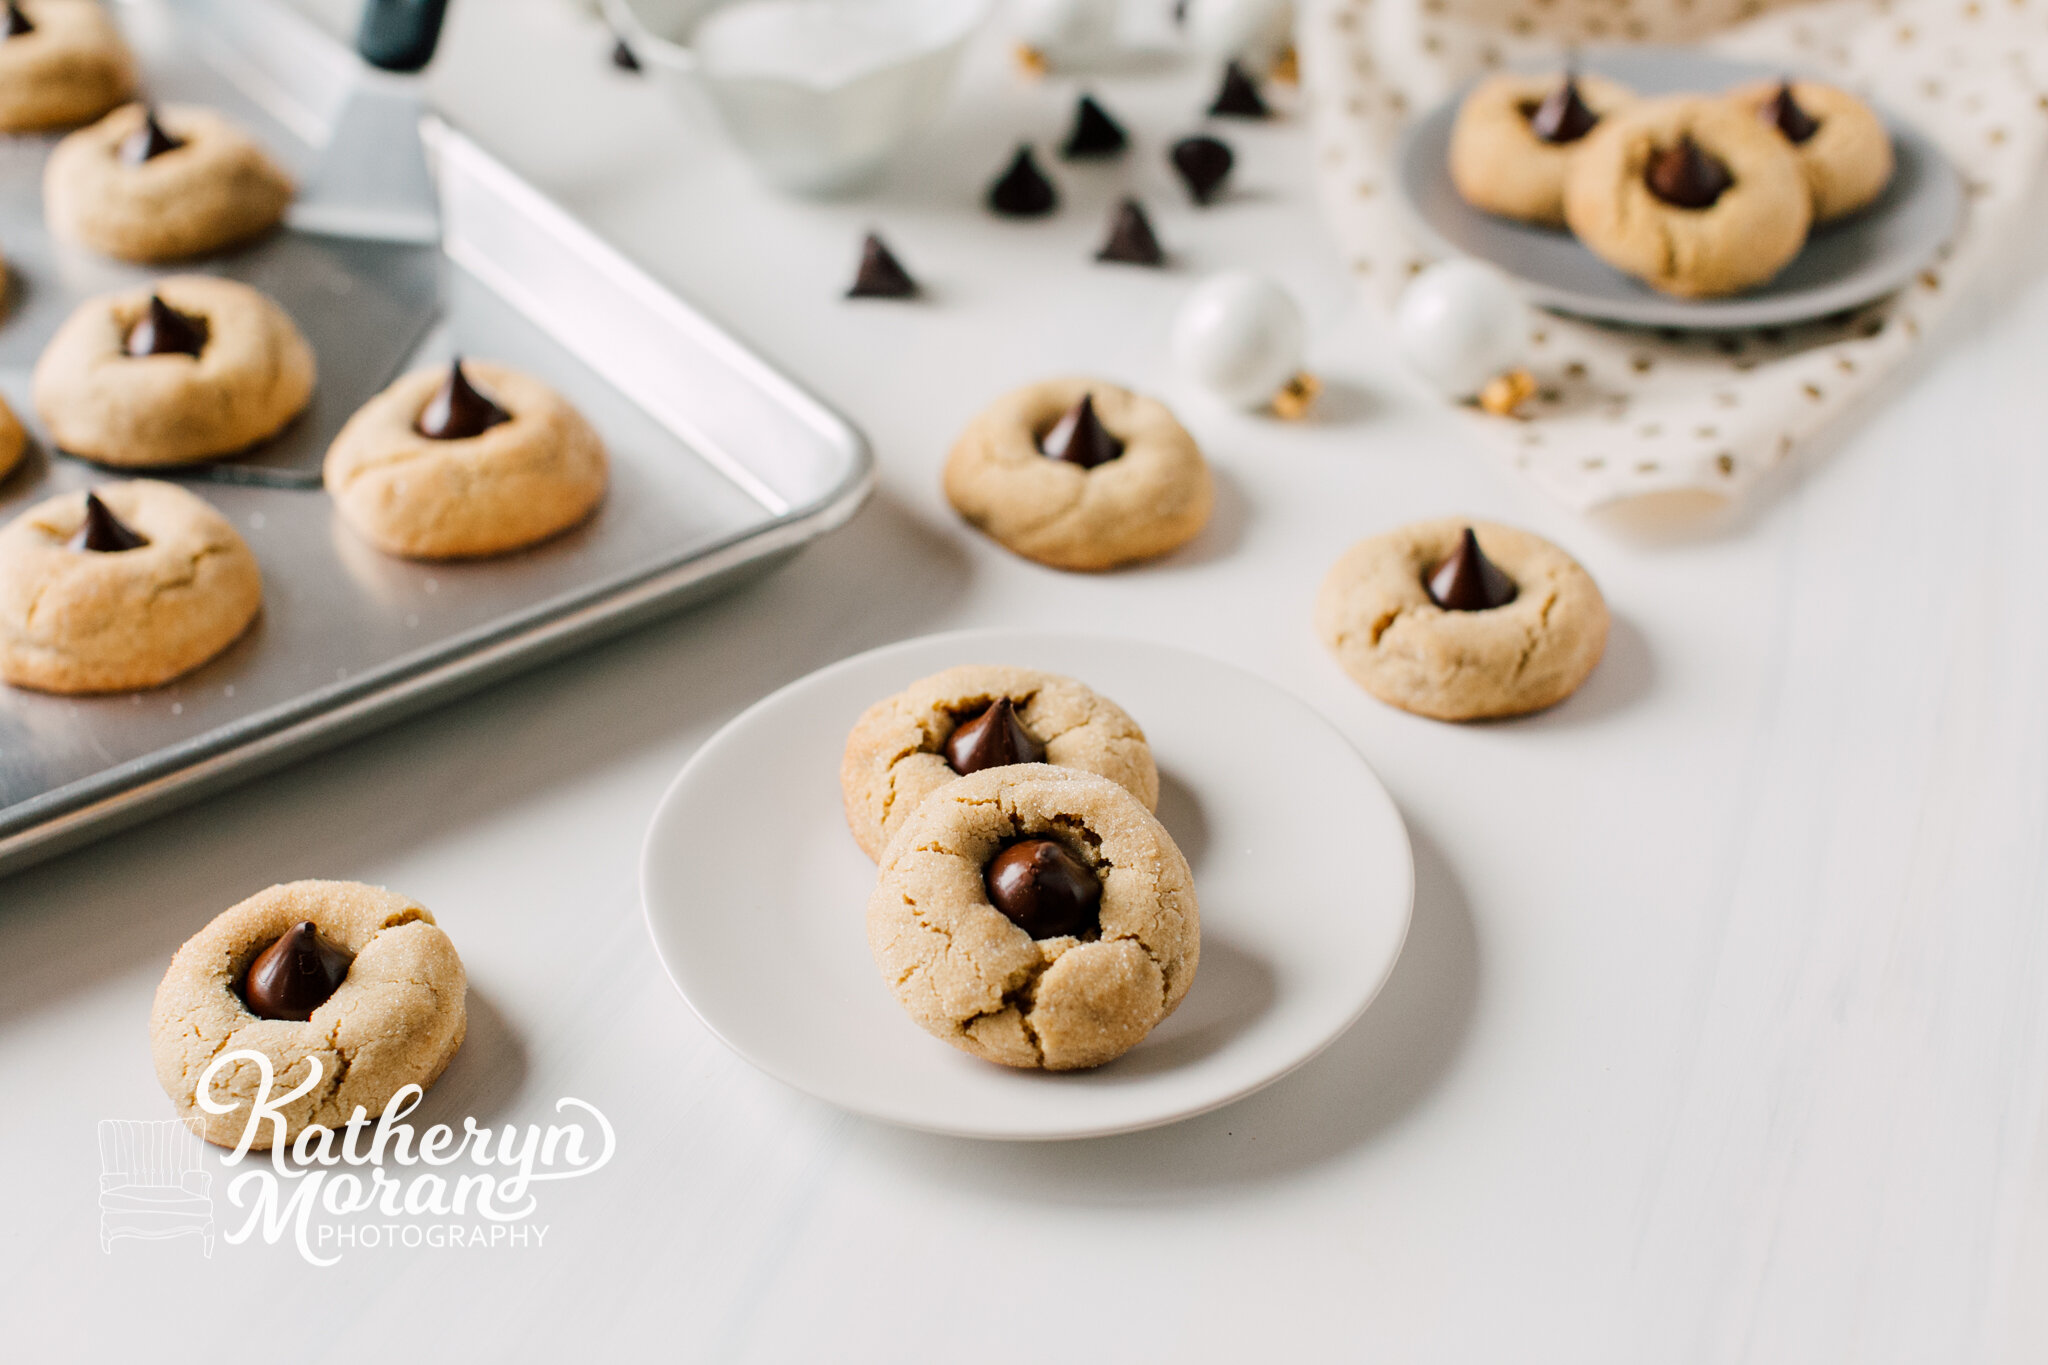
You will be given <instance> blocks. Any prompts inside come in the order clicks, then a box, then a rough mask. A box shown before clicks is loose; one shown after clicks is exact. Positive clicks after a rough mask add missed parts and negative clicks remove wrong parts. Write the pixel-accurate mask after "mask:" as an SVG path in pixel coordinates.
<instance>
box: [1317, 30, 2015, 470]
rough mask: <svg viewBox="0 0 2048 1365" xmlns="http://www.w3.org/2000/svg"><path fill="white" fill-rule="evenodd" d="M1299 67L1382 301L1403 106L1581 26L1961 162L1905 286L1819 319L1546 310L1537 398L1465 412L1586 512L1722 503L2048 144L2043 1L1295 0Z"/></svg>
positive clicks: (2000, 210) (1530, 55)
mask: <svg viewBox="0 0 2048 1365" xmlns="http://www.w3.org/2000/svg"><path fill="white" fill-rule="evenodd" d="M1298 36H1299V39H1300V50H1301V63H1302V78H1303V83H1304V85H1305V87H1306V91H1307V101H1308V108H1309V111H1310V112H1309V116H1310V121H1311V125H1312V129H1313V134H1314V137H1315V141H1316V156H1317V166H1318V173H1319V175H1320V178H1321V181H1322V187H1323V191H1324V199H1325V201H1326V203H1327V205H1328V208H1329V212H1330V216H1331V221H1332V224H1333V227H1334V230H1335V232H1336V235H1337V239H1338V243H1339V245H1340V247H1341V248H1342V250H1343V251H1344V253H1345V255H1346V258H1347V259H1348V261H1349V264H1350V266H1351V269H1352V270H1353V271H1354V272H1355V273H1356V275H1357V276H1358V278H1359V280H1360V282H1361V283H1362V284H1363V285H1364V286H1365V288H1366V289H1367V291H1368V292H1369V293H1370V294H1371V295H1372V296H1373V297H1374V298H1376V299H1377V300H1378V301H1380V302H1381V303H1382V304H1391V302H1392V301H1393V299H1394V298H1396V297H1397V296H1398V295H1399V292H1400V289H1401V286H1402V285H1404V284H1405V283H1406V282H1407V280H1408V278H1409V277H1410V276H1411V275H1412V274H1413V273H1414V272H1415V271H1416V270H1418V269H1420V268H1421V266H1422V265H1423V264H1424V263H1425V257H1424V256H1423V255H1422V253H1421V250H1420V248H1419V247H1418V246H1417V245H1416V243H1415V242H1414V240H1413V239H1412V238H1411V237H1410V236H1409V235H1408V233H1407V231H1406V230H1405V228H1404V226H1403V223H1402V219H1401V215H1400V211H1399V210H1398V209H1397V207H1396V206H1395V205H1394V204H1393V203H1392V202H1391V195H1390V194H1389V184H1390V181H1391V168H1390V164H1389V163H1390V153H1391V151H1392V148H1393V145H1394V140H1395V137H1396V135H1397V133H1398V132H1399V131H1400V129H1401V127H1402V125H1403V123H1404V122H1405V120H1406V119H1407V118H1408V117H1409V115H1410V114H1412V113H1415V112H1418V111H1422V110H1426V109H1429V108H1430V107H1432V106H1433V105H1435V104H1436V103H1437V102H1439V101H1440V100H1443V99H1445V98H1446V97H1448V96H1449V95H1451V94H1452V93H1454V92H1455V91H1456V90H1457V89H1458V88H1459V86H1461V85H1462V84H1463V83H1464V82H1465V81H1467V80H1469V79H1470V78H1472V77H1473V76H1475V75H1477V74H1480V73H1482V72H1484V71H1486V70H1488V69H1490V68H1493V67H1498V66H1502V65H1513V64H1518V63H1523V62H1534V61H1542V60H1544V59H1546V58H1556V57H1560V56H1561V55H1562V54H1563V52H1564V50H1565V49H1566V47H1567V46H1569V45H1570V44H1574V43H1583V42H1602V41H1616V40H1644V41H1652V42H1665V43H1670V42H1694V41H1698V42H1702V43H1704V44H1705V45H1707V46H1709V47H1712V48H1713V49H1715V50H1716V51H1719V52H1723V53H1726V54H1727V55H1729V56H1732V57H1742V58H1747V59H1750V60H1754V61H1760V62H1767V63H1773V64H1784V65H1786V66H1788V67H1790V68H1791V69H1793V70H1795V71H1797V72H1799V73H1801V74H1810V75H1812V76H1814V77H1816V78H1818V79H1821V80H1826V81H1829V82H1832V83H1834V84H1837V85H1840V86H1842V87H1843V88H1845V89H1847V90H1850V91H1853V92H1855V93H1856V94H1858V95H1861V96H1863V97H1864V98H1867V99H1870V100H1872V101H1873V102H1875V103H1877V104H1879V105H1881V106H1882V107H1884V108H1885V109H1887V110H1889V111H1891V112H1893V113H1895V114H1897V115H1899V116H1900V117H1903V118H1907V119H1910V120H1912V121H1913V122H1914V124H1915V125H1916V126H1917V127H1919V128H1920V129H1921V130H1922V131H1923V132H1924V133H1926V135H1927V136H1928V137H1930V138H1931V139H1933V140H1934V141H1935V142H1936V143H1937V144H1938V145H1939V146H1940V147H1941V149H1942V151H1943V152H1945V153H1946V154H1947V155H1948V157H1949V159H1950V160H1951V161H1952V162H1953V163H1954V164H1955V166H1956V168H1957V170H1958V171H1959V172H1961V174H1962V177H1963V180H1964V183H1965V185H1966V187H1967V190H1968V202H1967V207H1966V210H1965V214H1964V222H1963V226H1962V227H1961V229H1960V230H1959V231H1958V233H1957V235H1956V237H1955V238H1954V240H1953V241H1951V242H1950V243H1949V245H1948V246H1947V247H1946V248H1945V249H1944V250H1943V252H1942V253H1941V257H1940V259H1939V260H1938V261H1937V262H1935V263H1934V264H1932V265H1931V266H1930V268H1929V269H1928V270H1927V271H1925V272H1924V273H1923V274H1922V275H1921V276H1920V279H1919V281H1918V283H1917V284H1915V285H1913V286H1910V287H1908V288H1906V289H1904V290H1901V291H1900V292H1899V293H1897V294H1895V295H1893V296H1892V297H1890V298H1888V299H1885V300H1882V301H1880V302H1878V303H1875V304H1872V305H1869V306H1867V307H1864V308H1860V309H1857V310H1855V311H1854V312H1853V313H1849V314H1845V315H1838V316H1836V317H1834V318H1831V319H1828V320H1826V321H1824V322H1819V323H1813V324H1807V325H1802V326H1799V327H1795V328H1786V329H1765V330H1761V331H1746V332H1735V333H1719V334H1714V333H1699V334H1686V333H1680V332H1673V331H1662V332H1659V331H1649V330H1636V329H1617V328H1607V327H1601V326H1596V325H1593V324H1590V323H1585V322H1579V321H1574V320H1571V319H1567V318H1564V317H1559V316H1555V315H1552V314H1548V313H1539V314H1538V315H1537V317H1538V323H1537V327H1536V330H1535V332H1534V334H1533V336H1532V339H1531V340H1532V364H1531V366H1530V368H1531V370H1532V372H1533V373H1534V374H1535V376H1536V380H1537V384H1538V390H1539V393H1538V397H1537V399H1535V400H1533V401H1532V402H1530V403H1528V404H1525V405H1524V407H1523V410H1522V416H1521V417H1519V418H1515V419H1504V418H1492V417H1486V416H1483V415H1481V414H1479V413H1477V412H1474V413H1473V414H1472V418H1471V420H1472V422H1473V424H1474V425H1475V427H1476V428H1477V429H1479V430H1480V431H1481V432H1482V433H1483V434H1484V437H1485V439H1486V440H1487V441H1488V442H1489V443H1490V444H1493V445H1495V446H1497V447H1498V448H1499V449H1500V450H1501V451H1502V452H1503V454H1504V456H1505V458H1506V459H1507V460H1508V461H1509V462H1510V463H1511V464H1512V465H1513V466H1514V467H1515V468H1517V469H1519V470H1521V471H1522V472H1524V473H1525V474H1527V475H1528V477H1530V478H1531V479H1533V480H1534V481H1535V482H1536V483H1537V484H1538V485H1540V486H1541V487H1542V488H1544V489H1545V490H1546V491H1547V492H1549V493H1550V494H1552V495H1553V496H1555V497H1557V498H1560V499H1562V500H1563V501H1564V502H1566V503H1568V504H1570V505H1572V506H1574V507H1577V508H1580V509H1582V510H1590V509H1593V508H1598V507H1606V506H1610V505H1612V504H1616V503H1620V502H1624V501H1627V500H1630V499H1636V498H1642V497H1645V496H1648V495H1656V494H1679V495H1684V494H1707V495H1710V496H1713V497H1715V498H1718V499H1726V500H1733V499H1737V498H1740V497H1741V496H1742V495H1743V494H1744V493H1746V492H1748V491H1749V490H1750V489H1752V488H1753V487H1755V486H1756V485H1757V484H1758V482H1759V481H1760V480H1762V479H1763V478H1764V477H1765V476H1766V475H1767V474H1769V473H1770V471H1771V470H1772V469H1773V468H1775V467H1777V466H1779V465H1781V464H1782V463H1783V462H1784V461H1785V460H1786V458H1787V457H1788V456H1790V455H1791V454H1792V453H1793V452H1794V451H1796V450H1798V449H1799V448H1800V447H1801V446H1802V445H1803V444H1804V443H1806V442H1807V441H1809V440H1811V439H1812V438H1814V437H1815V436H1817V435H1818V434H1819V433H1820V432H1821V431H1822V430H1824V429H1825V428H1826V427H1827V426H1828V425H1829V424H1830V423H1831V422H1833V421H1835V420H1836V419H1838V418H1842V417H1846V416H1848V415H1850V414H1853V413H1858V412H1862V411H1865V410H1867V409H1868V408H1869V407H1870V405H1872V404H1873V403H1876V402H1879V401H1882V395H1883V392H1884V387H1883V386H1884V383H1885V380H1886V376H1887V375H1888V374H1890V373H1891V371H1892V370H1893V369H1894V368H1895V367H1896V366H1897V365H1898V364H1899V363H1900V362H1901V361H1903V360H1904V359H1905V358H1906V356H1907V355H1908V354H1909V353H1910V352H1911V350H1912V348H1913V346H1914V344H1915V342H1916V341H1917V340H1918V338H1920V337H1921V336H1922V335H1924V334H1925V333H1926V332H1927V331H1928V329H1929V328H1930V326H1931V325H1932V324H1933V322H1934V321H1935V319H1936V318H1937V317H1938V316H1939V314H1940V313H1941V312H1942V310H1943V309H1945V308H1946V307H1948V305H1949V302H1950V300H1951V299H1953V298H1954V297H1955V296H1956V295H1957V294H1958V293H1959V292H1961V289H1962V287H1963V286H1964V285H1965V284H1966V283H1967V282H1968V280H1969V279H1970V277H1971V276H1973V275H1974V274H1975V273H1976V272H1977V270H1978V269H1979V268H1980V267H1981V265H1982V264H1983V262H1984V260H1985V258H1986V256H1987V254H1988V252H1989V249H1990V247H1991V246H1992V244H1993V243H1995V242H1996V241H1997V240H1999V238H2000V237H2001V236H2002V235H2003V233H2004V231H2005V230H2007V229H2009V228H2012V227H2013V226H2015V222H2016V219H2017V215H2018V213H2019V210H2020V209H2021V207H2022V206H2023V205H2024V204H2025V203H2026V200H2027V197H2028V194H2029V193H2030V191H2031V188H2032V184H2033V180H2034V177H2035V175H2036V173H2037V172H2038V170H2039V168H2040V166H2041V163H2042V158H2043V151H2044V148H2048V0H1825V2H1824V3H1805V4H1799V3H1793V4H1776V5H1767V4H1763V3H1760V0H1305V4H1304V6H1303V9H1302V14H1301V21H1300V29H1299V35H1298Z"/></svg>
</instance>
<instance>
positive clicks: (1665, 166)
mask: <svg viewBox="0 0 2048 1365" xmlns="http://www.w3.org/2000/svg"><path fill="white" fill-rule="evenodd" d="M1565 218H1566V220H1567V221H1568V222H1569V223H1570V224H1571V229H1572V231H1573V232H1575V233H1577V234H1578V237H1579V240H1580V241H1582V242H1584V243H1585V244H1586V246H1587V248H1588V249H1589V250H1591V251H1592V252H1593V253H1594V254H1595V255H1596V256H1599V257H1600V258H1601V259H1602V260H1604V261H1606V262H1607V263H1608V264H1609V265H1611V266H1613V267H1615V268H1616V269H1617V270H1622V271H1625V272H1627V273H1628V274H1631V275H1634V276H1635V277H1636V278H1638V279H1640V280H1643V281H1645V282H1646V283H1648V284H1649V285H1651V286H1652V287H1654V288H1656V289H1660V290H1662V291H1663V292H1665V293H1667V294H1672V295H1675V296H1677V297H1679V298H1711V297H1714V296H1717V295H1722V294H1735V293H1740V292H1741V291H1742V290H1745V289H1748V288H1751V287H1752V286H1754V285H1759V284H1762V283H1763V282H1764V281H1766V280H1768V279H1770V278H1771V277H1772V276H1773V275H1775V274H1777V273H1778V272H1779V271H1780V270H1782V269H1783V268H1784V267H1785V265H1786V263H1787V262H1789V261H1790V260H1791V259H1792V258H1793V257H1794V256H1796V255H1798V254H1799V248H1800V247H1801V246H1803V245H1804V244H1805V242H1806V230H1807V227H1808V225H1809V224H1810V223H1811V222H1812V221H1813V196H1812V194H1811V192H1810V191H1809V190H1808V189H1807V187H1806V177H1805V175H1804V174H1803V173H1802V172H1801V171H1800V169H1799V158H1798V157H1797V156H1796V155H1795V154H1794V153H1793V151H1792V148H1791V146H1790V144H1788V143H1787V142H1786V141H1785V139H1784V138H1783V137H1781V136H1779V135H1778V133H1777V132H1776V131H1775V130H1774V129H1772V128H1771V127H1769V126H1768V125H1766V124H1765V123H1764V122H1763V121H1762V120H1761V119H1758V118H1756V117H1754V116H1752V115H1749V114H1745V113H1743V112H1742V111H1740V110H1738V109H1736V108H1735V107H1734V106H1733V105H1731V104H1729V103H1728V102H1727V101H1725V100H1715V99H1705V98H1699V97H1695V96H1690V95H1676V96H1671V97H1668V98H1664V99H1655V100H1645V101H1642V102H1640V103H1638V104H1634V105H1631V106H1629V107H1628V108H1627V109H1624V110H1622V111H1621V112H1620V113H1618V114H1616V115H1614V116H1613V117H1612V118H1607V119H1602V120H1601V122H1600V125H1599V126H1598V127H1597V128H1595V129H1594V130H1593V131H1592V133H1591V134H1590V135H1588V137H1587V138H1586V141H1585V145H1584V146H1582V147H1581V148H1580V149H1579V151H1578V154H1577V155H1576V156H1574V157H1573V158H1572V163H1571V171H1570V173H1569V175H1568V176H1567V177H1566V181H1565Z"/></svg>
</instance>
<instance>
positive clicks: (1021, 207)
mask: <svg viewBox="0 0 2048 1365" xmlns="http://www.w3.org/2000/svg"><path fill="white" fill-rule="evenodd" d="M1058 203H1059V192H1058V191H1056V190H1055V189H1053V187H1052V181H1050V180H1047V179H1046V178H1045V172H1043V171H1041V170H1039V169H1038V162H1037V160H1036V159H1035V158H1033V156H1032V155H1031V144H1030V143H1028V142H1027V143H1025V144H1024V145H1023V146H1021V147H1019V148H1018V149H1017V155H1016V156H1014V157H1012V158H1011V159H1010V164H1009V167H1008V168H1007V169H1006V170H1004V172H1003V173H1002V175H1001V176H999V177H997V179H996V182H995V184H993V185H991V186H989V188H988V206H989V207H990V208H991V209H994V210H995V211H996V212H997V213H1000V214H1002V215H1003V216H1004V217H1005V218H1039V217H1043V216H1044V215H1045V214H1048V213H1051V212H1052V211H1053V208H1054V206H1055V205H1057V204H1058Z"/></svg>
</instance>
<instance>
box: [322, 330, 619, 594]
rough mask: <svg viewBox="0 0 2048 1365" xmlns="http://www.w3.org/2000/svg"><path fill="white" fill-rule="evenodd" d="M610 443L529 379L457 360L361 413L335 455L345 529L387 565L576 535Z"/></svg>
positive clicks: (332, 485) (333, 487)
mask: <svg viewBox="0 0 2048 1365" xmlns="http://www.w3.org/2000/svg"><path fill="white" fill-rule="evenodd" d="M608 469H609V466H608V464H607V461H606V459H605V453H604V442H603V441H602V440H600V439H599V438H598V435H597V432H596V431H595V430H593V429H592V427H591V425H590V423H588V422H586V421H585V420H584V419H583V416H582V414H581V413H579V412H577V411H576V409H574V408H572V407H570V406H569V404H568V401H567V400H566V399H564V398H563V397H562V396H561V395H560V394H558V393H556V392H555V391H554V390H553V389H551V388H549V387H548V386H547V385H546V384H543V383H542V382H541V381H540V380H538V379H535V378H533V377H532V376H531V375H527V374H522V373H520V372H519V371H518V370H514V369H509V368H507V367H506V366H503V365H493V364H490V363H489V362H486V361H481V360H475V361H464V360H461V359H457V360H455V361H453V362H452V363H450V364H449V365H447V366H443V367H436V368H432V369H425V370H416V371H414V372H413V373H411V374H409V375H406V376H404V377H403V378H401V379H399V380H398V381H397V382H396V383H394V384H392V385H391V387H390V388H388V389H386V390H384V392H382V393H380V394H378V395H377V396H376V397H375V398H372V399H371V400H370V401H369V402H368V403H366V404H364V405H363V408H362V410H361V411H360V412H358V413H356V415H355V416H353V417H351V418H349V419H348V424H347V425H346V426H344V427H343V428H342V429H341V433H340V434H339V435H338V436H336V437H335V438H334V444H333V445H332V446H330V447H329V448H328V451H327V464H326V473H325V478H326V483H327V491H328V493H329V494H330V495H332V496H333V498H334V505H335V507H336V508H337V509H338V510H339V511H340V513H341V516H342V519H343V520H344V521H346V522H347V523H348V524H349V526H350V527H351V528H352V529H353V530H354V531H355V532H356V534H358V535H360V536H361V537H362V538H363V539H365V540H367V541H369V542H370V544H372V545H374V546H376V547H377V548H378V549H380V550H382V551H384V552H385V553H386V554H393V555H403V556H406V557H408V558H413V559H468V558H475V557H478V556H482V555H495V554H503V553H505V552H506V551H508V550H516V549H519V548H521V547H523V546H527V545H532V544H534V543H535V542H537V541H542V540H546V539H547V538H548V537H550V536H553V535H558V534H560V533H561V532H563V531H566V530H568V529H569V528H570V527H571V526H574V525H576V524H577V523H578V522H580V521H582V520H583V519H584V518H585V517H588V516H589V515H590V513H591V511H592V510H593V509H594V508H596V506H597V504H598V502H599V500H600V499H602V498H603V496H604V490H605V481H606V479H607V477H608Z"/></svg>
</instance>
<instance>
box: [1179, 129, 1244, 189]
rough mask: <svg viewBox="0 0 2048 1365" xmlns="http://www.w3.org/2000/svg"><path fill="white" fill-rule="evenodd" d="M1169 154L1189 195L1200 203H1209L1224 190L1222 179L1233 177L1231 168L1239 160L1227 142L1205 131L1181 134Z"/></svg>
mask: <svg viewBox="0 0 2048 1365" xmlns="http://www.w3.org/2000/svg"><path fill="white" fill-rule="evenodd" d="M1168 155H1170V156H1171V157H1172V159H1173V168H1174V169H1175V170H1176V171H1178V172H1180V178H1181V181H1182V182H1183V183H1184V184H1186V185H1187V187H1188V195H1189V197H1190V198H1192V199H1193V200H1194V201H1195V202H1196V203H1197V204H1207V203H1210V202H1211V201H1213V200H1214V199H1215V198H1216V196H1217V195H1218V194H1221V193H1222V192H1223V182H1224V181H1225V180H1227V179H1228V178H1229V177H1230V168H1231V167H1232V166H1233V165H1235V164H1236V161H1237V158H1236V157H1235V156H1233V155H1231V151H1230V147H1229V146H1228V145H1227V144H1226V143H1224V142H1222V141H1220V140H1218V139H1216V138H1213V137H1208V136H1205V135H1202V134H1197V135H1196V136H1194V137H1184V138H1182V139H1181V140H1180V141H1178V142H1176V143H1174V144H1173V150H1172V152H1170V153H1169V154H1168Z"/></svg>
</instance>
